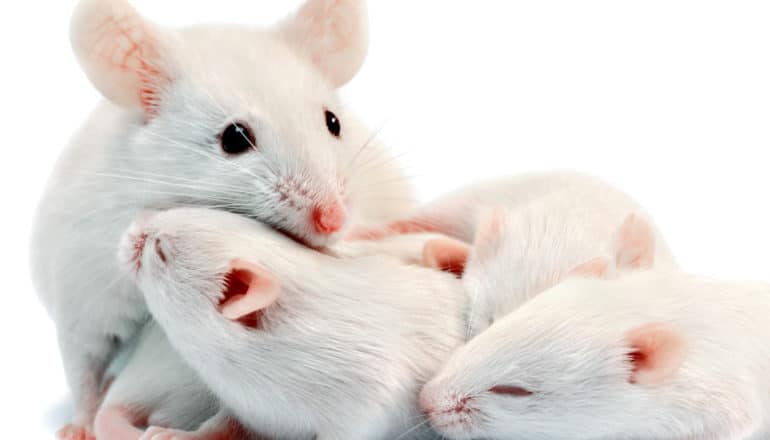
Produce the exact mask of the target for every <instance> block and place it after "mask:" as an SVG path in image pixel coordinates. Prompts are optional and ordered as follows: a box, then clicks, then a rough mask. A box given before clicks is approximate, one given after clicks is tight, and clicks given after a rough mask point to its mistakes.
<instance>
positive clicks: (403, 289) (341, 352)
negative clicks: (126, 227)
mask: <svg viewBox="0 0 770 440" xmlns="http://www.w3.org/2000/svg"><path fill="white" fill-rule="evenodd" d="M123 255H124V257H123V264H124V266H125V267H126V268H127V270H131V271H135V272H136V276H137V282H138V283H139V285H140V286H141V288H142V291H143V292H144V294H145V297H146V300H147V304H148V306H149V309H150V311H151V312H152V315H153V316H154V317H155V319H156V320H157V322H158V323H159V324H160V326H161V327H162V328H163V330H164V331H165V333H166V334H167V335H168V338H169V341H170V342H171V344H172V345H173V346H174V347H175V348H176V349H177V351H178V352H179V353H180V354H181V355H182V357H183V358H184V359H185V361H186V362H187V363H188V364H189V365H190V366H191V367H192V368H193V369H194V370H195V371H196V372H197V373H198V374H199V376H200V377H201V379H202V380H203V381H204V382H205V383H206V384H207V385H208V386H209V388H210V389H211V390H212V391H213V392H214V393H215V394H216V395H217V396H218V397H219V398H220V399H221V400H222V401H223V402H224V404H225V405H226V406H227V407H228V408H229V409H230V410H231V411H232V412H233V414H234V416H235V417H236V418H237V419H238V420H240V421H241V422H242V423H243V424H244V425H246V426H247V427H249V428H251V429H253V430H255V431H258V432H260V433H263V434H264V435H266V436H268V437H271V438H274V437H277V438H308V437H313V436H316V438H318V439H319V440H325V439H354V438H361V439H364V438H365V439H394V438H401V439H411V438H435V433H433V432H432V430H430V429H428V428H427V427H426V424H425V421H424V419H422V416H421V414H420V411H419V408H418V407H417V395H418V391H419V389H420V387H421V385H422V384H423V383H424V381H425V380H426V379H428V378H429V377H430V376H432V374H433V373H435V371H436V370H437V369H438V368H439V367H440V366H441V365H442V364H443V362H444V361H445V360H446V358H447V357H448V356H449V353H450V352H451V350H452V349H454V348H455V347H457V346H458V345H459V344H460V343H461V342H462V340H463V331H464V321H463V309H464V306H465V295H464V292H463V291H462V286H461V284H460V282H459V280H457V279H456V278H455V277H453V276H452V275H449V274H446V273H443V272H441V271H436V270H433V269H429V268H423V267H419V266H417V265H409V264H403V263H402V262H401V261H399V260H398V259H396V258H392V257H378V256H373V257H363V258H348V259H340V258H336V257H333V256H329V255H326V254H322V253H318V252H315V251H313V250H310V249H307V248H304V247H302V246H300V245H298V244H296V243H295V242H293V241H291V240H288V239H287V238H286V237H283V236H281V235H280V234H277V233H275V232H274V231H271V230H270V229H268V228H266V227H264V226H263V225H260V224H258V223H255V222H253V221H251V220H249V219H246V218H243V217H239V216H235V215H233V214H229V213H225V212H221V211H214V210H200V209H198V210H196V209H181V210H172V211H167V212H163V213H160V214H158V215H156V216H154V217H152V218H150V219H148V220H143V221H140V222H139V224H138V225H136V226H135V227H134V229H133V230H132V231H129V233H128V234H127V236H126V238H125V240H124V246H123Z"/></svg>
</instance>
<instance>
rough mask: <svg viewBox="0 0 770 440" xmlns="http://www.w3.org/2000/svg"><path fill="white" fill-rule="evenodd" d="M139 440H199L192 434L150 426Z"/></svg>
mask: <svg viewBox="0 0 770 440" xmlns="http://www.w3.org/2000/svg"><path fill="white" fill-rule="evenodd" d="M139 440H199V437H198V436H197V435H195V433H194V432H187V431H178V430H176V429H168V428H161V427H159V426H151V427H149V428H147V431H145V432H144V434H143V435H142V436H141V437H140V438H139Z"/></svg>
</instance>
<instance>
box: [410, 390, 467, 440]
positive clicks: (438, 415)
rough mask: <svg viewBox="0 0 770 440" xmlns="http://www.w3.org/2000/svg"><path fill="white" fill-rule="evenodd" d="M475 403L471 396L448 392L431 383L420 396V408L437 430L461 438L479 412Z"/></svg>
mask: <svg viewBox="0 0 770 440" xmlns="http://www.w3.org/2000/svg"><path fill="white" fill-rule="evenodd" d="M474 403H475V402H474V399H473V398H472V397H471V396H465V395H461V394H457V393H451V392H447V391H445V390H442V389H439V388H437V387H435V386H431V385H426V386H425V387H424V388H423V389H422V392H420V397H419V406H420V410H422V412H423V413H424V414H425V415H426V416H427V417H428V420H429V421H430V424H431V425H432V426H433V427H434V428H435V429H436V430H438V431H439V432H442V433H445V434H452V435H456V436H458V437H461V438H462V437H463V436H464V434H465V433H466V432H465V431H466V430H467V429H469V428H470V427H471V426H472V425H473V419H474V416H475V415H476V414H477V413H478V409H476V408H475V406H474Z"/></svg>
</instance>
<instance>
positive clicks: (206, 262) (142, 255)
mask: <svg viewBox="0 0 770 440" xmlns="http://www.w3.org/2000/svg"><path fill="white" fill-rule="evenodd" d="M294 248H296V250H300V251H303V252H305V251H306V252H312V251H310V250H307V249H304V248H301V247H300V246H299V245H298V244H296V243H294V242H292V241H291V240H288V239H286V238H285V237H283V236H281V235H280V234H277V233H275V232H274V231H271V230H269V229H268V228H266V227H264V226H262V225H261V224H258V223H256V222H254V221H252V220H249V219H247V218H244V217H240V216H237V215H234V214H230V213H227V212H224V211H217V210H207V209H192V208H190V209H176V210H170V211H165V212H162V213H147V214H143V215H142V216H140V217H139V218H138V219H137V220H135V221H134V223H133V224H132V225H131V227H130V228H129V230H128V231H127V232H126V233H125V234H124V236H123V239H122V241H121V245H120V253H119V260H120V262H121V265H122V266H123V267H124V268H125V269H126V270H127V272H130V273H132V274H133V275H134V276H135V277H136V280H137V282H138V284H139V285H140V286H142V287H143V289H142V290H143V291H144V292H145V293H148V292H151V295H162V296H163V298H161V301H163V302H164V303H165V304H168V303H169V302H171V303H179V304H180V306H179V309H185V310H198V311H200V310H211V311H214V310H215V309H216V311H217V312H218V313H221V314H222V315H223V316H224V317H225V318H228V319H230V320H232V321H239V322H241V323H242V324H245V325H247V326H248V327H257V326H259V325H260V324H261V322H260V318H261V316H262V314H263V312H264V311H265V310H266V309H267V308H268V307H270V306H271V305H273V304H274V303H275V302H276V301H277V300H278V299H279V297H280V296H281V294H282V290H283V289H281V282H280V280H279V279H278V277H277V276H275V275H273V274H274V273H275V272H274V271H273V270H271V269H269V266H267V265H264V264H262V261H260V259H259V255H261V254H262V253H261V252H260V250H263V249H269V250H270V251H269V254H270V255H271V256H273V257H274V258H272V260H280V259H281V258H282V257H281V251H282V250H284V249H294ZM299 255H302V252H299V253H298V252H292V259H293V260H297V259H298V258H299ZM284 258H285V257H284ZM294 263H295V264H301V263H300V262H297V261H294ZM157 300H158V298H148V299H147V301H148V304H153V303H155V302H156V301H157ZM191 304H192V305H191ZM195 304H197V306H196V305H195ZM212 304H213V305H215V307H214V308H212V307H211V305H212Z"/></svg>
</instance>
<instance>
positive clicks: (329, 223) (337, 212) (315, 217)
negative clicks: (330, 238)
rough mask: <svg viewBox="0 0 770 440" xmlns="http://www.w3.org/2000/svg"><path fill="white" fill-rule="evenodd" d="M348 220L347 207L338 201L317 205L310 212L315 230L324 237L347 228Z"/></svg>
mask: <svg viewBox="0 0 770 440" xmlns="http://www.w3.org/2000/svg"><path fill="white" fill-rule="evenodd" d="M346 218H347V213H346V212H345V207H344V206H343V205H342V204H341V203H340V202H338V201H336V200H335V201H328V202H325V203H319V204H316V205H314V206H313V208H312V209H311V211H310V222H311V224H312V225H313V228H314V229H315V231H316V232H318V233H319V234H323V235H332V234H334V233H336V232H339V231H340V230H341V229H342V228H343V226H345V221H346Z"/></svg>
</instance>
